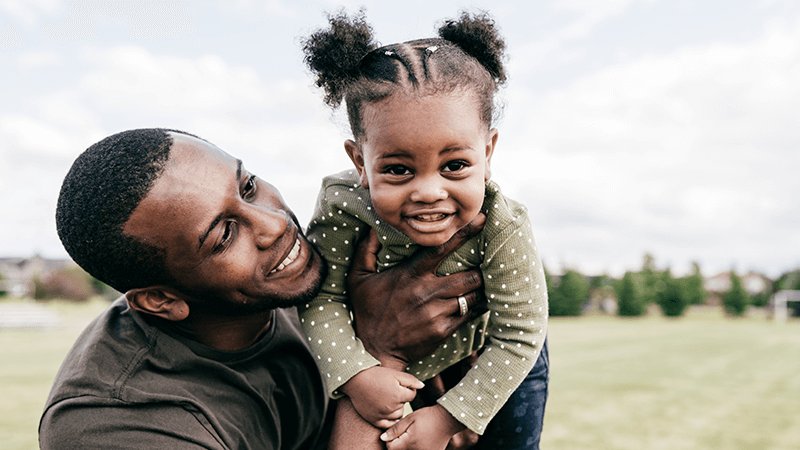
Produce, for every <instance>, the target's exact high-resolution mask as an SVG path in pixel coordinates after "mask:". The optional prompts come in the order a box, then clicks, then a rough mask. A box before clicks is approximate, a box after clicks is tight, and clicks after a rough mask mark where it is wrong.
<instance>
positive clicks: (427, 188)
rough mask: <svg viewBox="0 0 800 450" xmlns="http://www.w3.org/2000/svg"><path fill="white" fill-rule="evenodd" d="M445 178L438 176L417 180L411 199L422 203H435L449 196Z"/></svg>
mask: <svg viewBox="0 0 800 450" xmlns="http://www.w3.org/2000/svg"><path fill="white" fill-rule="evenodd" d="M447 196H448V195H447V190H446V189H445V186H444V183H443V180H441V179H440V177H437V176H431V177H426V178H420V179H418V180H416V183H415V185H414V190H413V191H412V192H411V197H410V200H411V201H412V202H420V203H435V202H438V201H440V200H444V199H446V198H447Z"/></svg>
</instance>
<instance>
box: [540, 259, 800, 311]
mask: <svg viewBox="0 0 800 450" xmlns="http://www.w3.org/2000/svg"><path fill="white" fill-rule="evenodd" d="M545 277H546V280H547V291H548V295H549V300H550V315H551V316H579V315H582V314H583V313H584V312H585V311H586V310H587V309H588V307H589V306H590V304H591V303H592V301H593V300H597V301H599V302H600V304H601V307H600V308H601V309H603V306H602V305H605V304H606V302H607V303H611V306H610V307H606V309H604V311H605V312H607V313H611V312H614V313H615V314H617V315H619V316H627V317H631V316H642V315H645V314H647V312H648V310H649V309H651V305H656V306H657V307H658V309H660V311H661V313H662V314H663V315H665V316H668V317H680V316H682V315H683V314H684V313H685V312H686V309H687V308H688V307H689V306H690V305H704V304H708V302H709V298H710V294H711V293H709V292H708V291H707V290H706V287H705V282H704V281H705V279H704V277H703V274H702V271H701V269H700V265H699V264H698V263H696V262H695V263H692V270H691V272H690V273H689V274H688V275H686V276H682V277H676V276H674V275H673V274H672V271H671V269H670V268H664V269H659V268H657V267H656V265H655V260H654V258H653V257H652V255H649V254H646V255H645V256H644V258H643V262H642V267H641V268H640V269H639V270H637V271H627V272H625V274H624V275H623V276H622V277H620V278H614V277H610V276H607V275H600V276H587V275H584V274H581V273H580V272H578V271H577V270H574V269H567V270H565V271H564V273H563V274H562V275H560V276H555V275H553V274H551V273H549V272H548V271H545ZM782 289H800V269H795V270H792V271H788V272H785V273H783V274H782V275H781V276H779V277H778V278H777V279H775V280H769V283H767V287H766V289H764V290H763V291H762V292H758V293H755V294H751V293H749V292H748V291H747V290H746V289H745V287H744V286H743V283H742V278H741V276H740V275H739V274H737V273H736V271H735V270H731V271H730V286H729V288H728V290H727V291H725V292H721V293H714V304H716V303H719V304H720V306H721V307H722V308H723V309H724V310H725V312H726V314H728V315H730V316H743V315H744V314H745V313H746V312H747V310H748V308H749V307H750V306H755V307H764V306H767V304H768V303H769V300H770V298H771V296H772V294H773V292H776V291H778V290H782ZM797 306H798V305H797V304H795V311H794V313H795V315H800V311H799V310H800V308H797Z"/></svg>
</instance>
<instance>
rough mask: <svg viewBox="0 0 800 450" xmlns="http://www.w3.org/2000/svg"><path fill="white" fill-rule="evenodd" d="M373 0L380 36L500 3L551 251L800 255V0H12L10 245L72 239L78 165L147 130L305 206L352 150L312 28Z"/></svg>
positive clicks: (503, 160)
mask: <svg viewBox="0 0 800 450" xmlns="http://www.w3.org/2000/svg"><path fill="white" fill-rule="evenodd" d="M362 5H363V6H365V7H366V11H367V17H368V20H369V21H370V22H371V23H372V24H373V26H374V29H375V33H376V36H377V38H378V40H379V41H380V42H382V43H384V44H388V43H392V42H398V41H405V40H410V39H414V38H419V37H427V36H431V35H433V33H434V30H435V26H436V24H437V23H438V22H440V21H441V20H442V19H444V18H447V17H453V16H455V15H456V14H457V12H458V11H459V10H460V9H462V8H469V9H475V8H483V9H487V10H489V11H490V12H491V13H492V15H493V16H494V17H495V19H496V21H497V23H498V24H499V26H500V28H501V30H502V33H503V35H504V36H505V38H506V40H507V44H508V71H509V75H510V77H509V83H508V86H507V88H505V89H504V90H503V91H502V98H503V100H504V103H505V108H504V114H503V117H502V118H501V121H500V122H499V123H498V124H497V126H498V129H499V130H500V140H499V142H498V147H497V150H496V152H495V157H494V166H493V177H494V179H495V180H497V181H498V182H499V183H500V185H501V186H502V187H503V189H504V191H505V192H506V194H508V195H509V196H511V197H513V198H516V199H518V200H520V201H522V202H524V203H525V204H527V206H528V208H529V209H530V211H531V215H532V218H533V222H534V231H535V234H536V238H537V241H538V244H539V247H540V249H541V252H542V254H543V258H544V260H545V263H546V264H547V265H548V266H549V267H551V268H552V269H553V270H558V269H559V268H561V267H564V266H567V267H575V268H578V269H580V270H583V271H586V272H590V273H597V272H603V271H609V272H611V273H620V272H621V271H624V270H626V269H636V268H638V267H639V266H640V264H641V260H642V255H643V254H644V253H645V252H650V253H652V254H653V255H654V256H655V258H656V262H657V264H658V265H659V266H662V267H664V266H667V265H670V266H671V267H672V268H673V271H674V272H677V273H681V272H685V271H686V270H687V269H688V267H689V263H690V262H691V261H693V260H696V261H698V262H700V264H701V266H702V268H703V269H704V272H706V273H707V274H713V273H714V272H716V271H721V270H726V269H729V268H731V267H733V268H736V269H737V270H739V271H746V270H759V271H764V272H766V273H767V274H770V275H773V276H774V275H777V274H779V273H781V272H783V271H785V270H788V269H792V268H795V267H798V266H800V226H798V224H800V208H798V201H797V195H798V192H800V174H799V173H800V111H799V110H800V82H798V80H800V2H795V1H792V0H786V1H779V0H775V1H770V0H761V1H759V0H724V1H723V0H720V1H703V0H638V1H637V0H603V1H594V0H550V1H535V2H522V1H517V2H510V1H497V0H495V1H485V2H454V1H436V2H433V1H430V0H426V1H402V2H397V1H396V2H377V1H363V2H351V1H345V2H333V1H288V0H287V1H280V0H269V1H249V0H238V1H191V2H190V1H167V0H165V1H138V2H137V1H133V0H131V1H123V0H98V1H61V0H0V62H2V72H1V74H0V77H1V78H0V79H2V83H0V212H2V215H3V220H2V221H0V256H27V255H31V254H33V253H39V254H42V255H45V256H51V257H61V256H65V255H66V254H65V252H64V250H63V249H62V247H61V244H60V242H59V240H58V237H57V235H56V232H55V225H54V223H55V220H54V209H55V202H56V198H57V194H58V189H59V186H60V184H61V181H62V179H63V177H64V175H65V174H66V172H67V170H68V169H69V166H70V165H71V163H72V161H73V159H74V158H75V157H76V156H77V155H78V154H79V153H80V152H81V151H83V150H84V149H85V148H86V147H88V146H89V145H91V144H92V143H94V142H96V141H97V140H99V139H101V138H103V137H104V136H106V135H108V134H111V133H114V132H117V131H121V130H124V129H129V128H141V127H156V126H157V127H170V128H178V129H183V130H186V131H190V132H192V133H195V134H198V135H200V136H202V137H204V138H206V139H208V140H210V141H212V142H214V143H215V144H217V145H218V146H220V147H221V148H223V149H225V150H226V151H228V152H229V153H231V154H233V155H234V156H237V157H241V158H242V159H243V160H244V161H245V164H246V165H247V166H248V167H249V168H250V170H252V171H254V172H255V173H257V174H259V175H260V176H261V177H263V178H265V179H267V180H268V181H270V182H272V183H273V184H275V185H277V186H278V188H279V189H280V190H281V191H282V192H283V194H284V197H285V198H286V199H287V201H288V203H289V204H290V205H291V206H292V207H293V208H294V210H295V212H296V213H297V215H298V217H299V218H300V220H301V222H303V223H305V222H306V221H307V220H308V218H309V216H310V214H311V208H312V204H313V202H314V199H315V196H316V192H317V188H318V186H319V180H320V179H321V177H322V176H324V175H325V174H327V173H330V172H333V171H337V170H339V169H344V168H348V167H349V164H350V163H349V160H348V159H347V158H346V156H345V153H344V150H343V147H342V141H343V140H344V139H345V138H347V137H348V131H347V129H346V127H345V126H344V123H345V121H344V119H343V116H342V114H341V113H336V114H332V113H331V112H330V111H329V110H328V109H326V107H325V106H324V105H323V103H322V101H321V100H320V98H321V96H320V92H319V91H317V90H316V89H315V88H314V87H313V84H312V81H311V77H310V76H309V74H308V73H307V72H306V70H305V69H304V67H303V65H302V56H301V53H300V50H299V47H300V45H299V41H300V38H301V37H302V36H304V35H307V34H308V33H309V32H311V31H313V30H314V29H316V28H318V27H320V26H323V25H324V24H325V14H324V12H325V11H331V10H336V9H337V8H339V7H341V6H345V7H348V8H349V9H350V10H353V9H355V8H357V7H358V6H362ZM523 5H524V6H523Z"/></svg>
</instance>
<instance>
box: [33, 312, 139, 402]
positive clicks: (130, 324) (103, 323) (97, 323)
mask: <svg viewBox="0 0 800 450" xmlns="http://www.w3.org/2000/svg"><path fill="white" fill-rule="evenodd" d="M153 339H154V336H153V334H152V331H151V330H148V329H143V328H142V326H141V324H140V323H137V321H136V320H135V319H134V317H133V313H132V311H131V310H130V309H129V308H128V305H127V303H126V302H125V299H124V298H120V299H117V300H116V301H115V302H114V303H112V304H111V305H110V306H109V307H108V308H107V309H106V310H105V311H104V312H103V313H102V314H100V315H99V316H98V317H97V318H95V319H94V320H93V321H92V322H91V323H89V325H87V327H86V328H85V329H84V330H83V332H82V333H81V334H80V336H79V337H78V339H77V340H76V341H75V343H74V344H73V346H72V348H71V349H70V351H69V352H68V353H67V356H66V357H65V358H64V361H63V363H62V364H61V368H60V369H59V371H58V374H57V375H56V378H55V381H54V382H53V388H52V390H51V392H50V397H49V399H48V402H47V404H48V405H50V404H53V403H55V402H58V401H61V400H63V399H65V398H72V397H80V396H90V397H97V398H114V397H115V396H116V395H118V394H119V387H120V383H122V382H123V381H124V380H123V379H122V378H121V376H120V374H123V373H126V372H129V371H130V369H131V366H132V365H134V364H135V361H136V360H137V359H138V358H140V357H141V353H142V351H143V350H144V349H147V348H148V347H149V346H150V345H151V341H152V340H153Z"/></svg>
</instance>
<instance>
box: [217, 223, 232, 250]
mask: <svg viewBox="0 0 800 450" xmlns="http://www.w3.org/2000/svg"><path fill="white" fill-rule="evenodd" d="M223 227H224V229H223V230H222V239H221V240H220V241H219V244H217V245H215V246H214V253H219V252H221V251H222V250H225V248H227V247H228V245H230V243H231V241H233V238H234V236H235V234H236V222H234V221H232V220H226V221H225V223H224V224H223Z"/></svg>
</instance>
